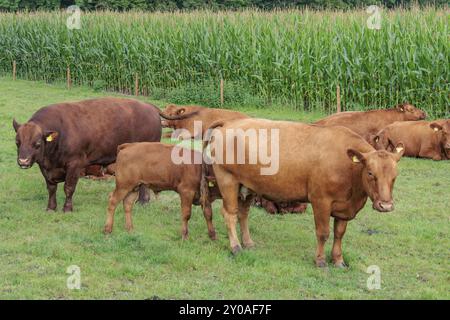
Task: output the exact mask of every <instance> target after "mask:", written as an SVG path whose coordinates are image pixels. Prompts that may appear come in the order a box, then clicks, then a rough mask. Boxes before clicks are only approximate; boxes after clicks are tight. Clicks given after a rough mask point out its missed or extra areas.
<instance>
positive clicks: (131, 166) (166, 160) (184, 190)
mask: <svg viewBox="0 0 450 320" xmlns="http://www.w3.org/2000/svg"><path fill="white" fill-rule="evenodd" d="M178 156H180V157H183V158H184V160H185V161H184V162H183V161H178V160H177V161H175V160H174V158H176V157H178ZM201 178H202V154H201V152H198V151H194V150H192V149H187V148H182V147H178V146H173V145H168V144H163V143H157V142H153V143H125V144H123V145H120V146H119V148H118V155H117V162H116V188H115V189H114V192H112V193H111V195H110V197H109V204H108V213H107V219H106V223H105V229H104V231H105V233H111V232H112V230H113V225H114V213H115V210H116V207H117V205H118V204H119V203H120V202H123V207H124V210H125V228H126V229H127V230H128V231H131V230H132V229H133V222H132V210H133V205H134V202H135V200H136V198H137V196H138V192H137V190H138V189H139V187H141V186H146V187H149V188H150V189H152V190H153V191H154V192H155V193H157V192H160V191H163V190H172V191H175V192H177V193H178V194H179V195H180V200H181V218H182V227H181V236H182V238H183V239H187V237H188V233H189V231H188V222H189V219H190V218H191V210H192V205H193V204H196V205H199V204H200V182H201ZM208 189H209V191H210V192H209V198H208V201H207V202H206V205H205V206H204V207H203V214H204V216H205V220H206V224H207V226H208V234H209V237H210V238H211V239H213V240H214V239H216V231H215V230H214V226H213V223H212V209H211V202H212V201H214V200H215V199H217V198H220V193H219V190H218V188H217V186H215V185H213V186H209V187H208Z"/></svg>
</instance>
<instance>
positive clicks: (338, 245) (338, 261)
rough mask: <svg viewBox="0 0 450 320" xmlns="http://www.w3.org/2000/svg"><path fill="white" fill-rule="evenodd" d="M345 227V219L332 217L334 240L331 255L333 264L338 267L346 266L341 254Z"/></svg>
mask: <svg viewBox="0 0 450 320" xmlns="http://www.w3.org/2000/svg"><path fill="white" fill-rule="evenodd" d="M346 228H347V221H345V220H341V219H337V218H334V242H333V249H332V250H331V257H332V258H333V263H334V265H335V266H336V267H338V268H345V267H346V266H347V265H346V264H345V262H344V257H343V255H342V238H343V237H344V234H345V230H346Z"/></svg>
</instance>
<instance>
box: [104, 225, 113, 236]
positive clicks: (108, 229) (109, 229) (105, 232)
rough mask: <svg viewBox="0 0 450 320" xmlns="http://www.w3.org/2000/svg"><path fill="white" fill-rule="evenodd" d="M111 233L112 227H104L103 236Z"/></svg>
mask: <svg viewBox="0 0 450 320" xmlns="http://www.w3.org/2000/svg"><path fill="white" fill-rule="evenodd" d="M111 232H112V226H105V228H104V229H103V233H104V234H110V233H111Z"/></svg>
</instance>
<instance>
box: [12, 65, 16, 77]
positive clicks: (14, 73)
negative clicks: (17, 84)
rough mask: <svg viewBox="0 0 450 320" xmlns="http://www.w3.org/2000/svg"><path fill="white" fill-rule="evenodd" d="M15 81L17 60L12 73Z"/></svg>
mask: <svg viewBox="0 0 450 320" xmlns="http://www.w3.org/2000/svg"><path fill="white" fill-rule="evenodd" d="M12 76H13V80H16V60H14V61H13V72H12Z"/></svg>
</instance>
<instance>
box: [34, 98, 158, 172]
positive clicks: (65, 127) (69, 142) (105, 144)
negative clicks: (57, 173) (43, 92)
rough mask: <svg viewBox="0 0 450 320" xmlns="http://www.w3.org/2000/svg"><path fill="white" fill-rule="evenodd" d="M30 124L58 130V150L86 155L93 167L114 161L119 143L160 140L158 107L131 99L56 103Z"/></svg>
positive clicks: (35, 116)
mask: <svg viewBox="0 0 450 320" xmlns="http://www.w3.org/2000/svg"><path fill="white" fill-rule="evenodd" d="M30 121H32V122H35V123H37V124H39V125H40V126H41V127H42V128H43V129H44V130H52V131H58V133H59V140H60V142H59V143H60V147H59V150H60V151H61V152H62V153H64V155H65V156H67V157H69V158H70V157H71V155H75V154H80V153H84V154H86V156H87V158H88V161H89V163H91V164H94V163H96V164H108V163H111V162H113V161H114V160H115V157H116V150H117V146H118V145H120V144H123V143H127V142H140V141H159V140H160V139H161V123H160V119H159V115H158V112H157V110H156V108H155V107H154V106H152V105H150V104H146V103H143V102H140V101H137V100H132V99H124V98H100V99H90V100H84V101H79V102H67V103H59V104H54V105H50V106H47V107H44V108H42V109H40V110H38V111H37V112H36V113H35V114H34V115H33V117H32V118H31V119H30Z"/></svg>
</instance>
